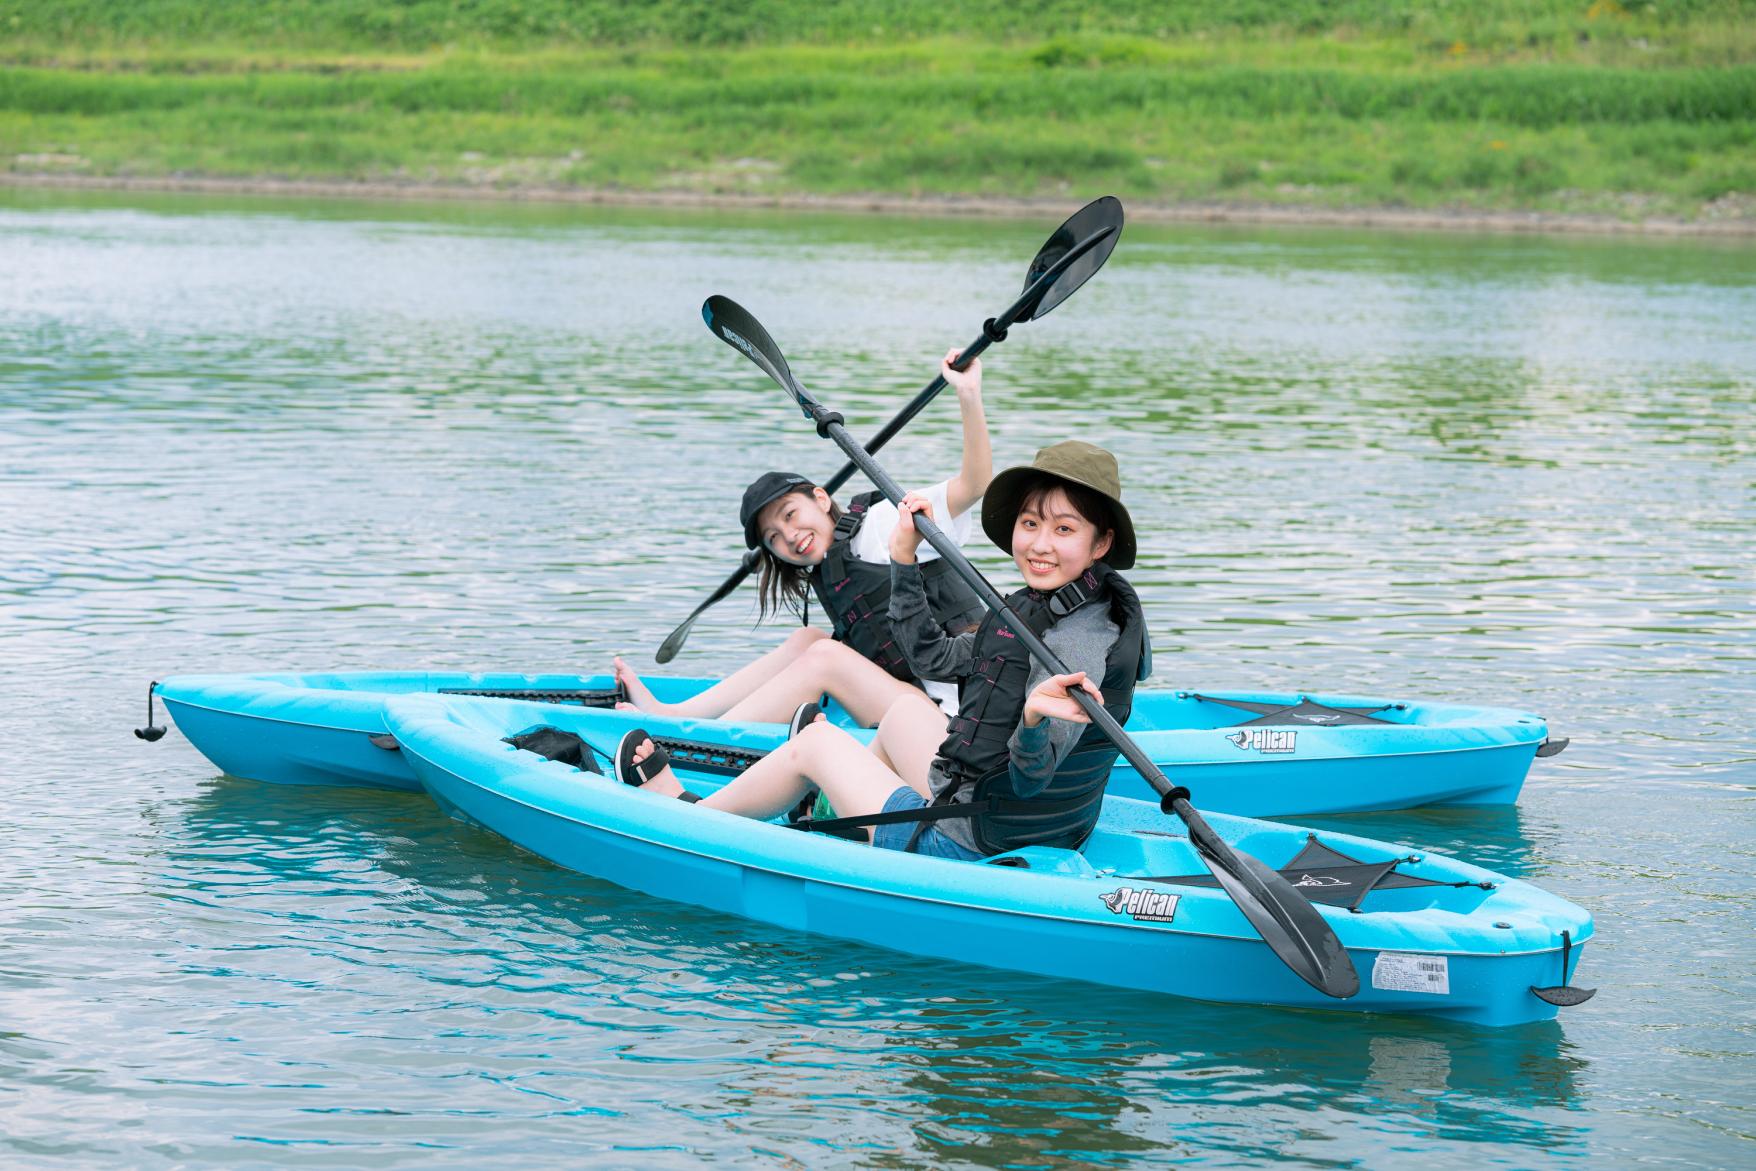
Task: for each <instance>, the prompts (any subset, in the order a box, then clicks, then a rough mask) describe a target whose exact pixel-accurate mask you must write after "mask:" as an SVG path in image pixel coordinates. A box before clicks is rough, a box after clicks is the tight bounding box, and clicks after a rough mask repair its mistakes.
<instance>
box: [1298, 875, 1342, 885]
mask: <svg viewBox="0 0 1756 1171" xmlns="http://www.w3.org/2000/svg"><path fill="white" fill-rule="evenodd" d="M1293 885H1294V886H1352V885H1353V883H1351V882H1349V881H1348V880H1347V879H1345V878H1337V877H1336V876H1335V875H1333V874H1301V875H1299V881H1297V882H1295V883H1293Z"/></svg>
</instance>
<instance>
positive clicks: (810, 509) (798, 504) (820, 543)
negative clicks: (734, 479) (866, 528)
mask: <svg viewBox="0 0 1756 1171" xmlns="http://www.w3.org/2000/svg"><path fill="white" fill-rule="evenodd" d="M756 534H757V536H759V537H761V538H762V545H763V547H764V548H765V549H767V550H768V551H769V552H770V553H772V554H774V555H775V556H776V557H778V558H780V559H781V560H782V561H785V562H787V563H788V564H789V565H817V564H819V563H821V562H822V560H823V554H824V553H825V552H827V551H828V549H829V542H830V539H831V538H832V537H834V536H835V521H834V519H833V518H831V517H830V515H829V493H827V492H825V491H824V490H823V489H821V488H813V489H811V491H809V492H788V493H787V494H786V495H785V496H782V497H780V498H779V499H778V500H773V501H770V502H769V503H768V504H766V505H764V506H763V508H762V511H761V512H758V513H757V514H756Z"/></svg>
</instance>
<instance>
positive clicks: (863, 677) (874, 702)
mask: <svg viewBox="0 0 1756 1171" xmlns="http://www.w3.org/2000/svg"><path fill="white" fill-rule="evenodd" d="M826 691H827V692H828V693H829V694H830V695H831V696H832V697H833V698H834V699H835V700H836V701H837V702H839V703H840V704H841V706H842V707H845V708H846V709H847V710H848V713H849V714H850V715H852V716H853V717H854V719H855V720H857V721H859V722H860V723H861V724H862V725H864V726H866V727H871V726H872V725H873V724H876V723H877V722H878V721H879V719H881V718H882V717H883V715H884V713H885V712H887V711H889V710H890V707H891V705H892V704H894V703H896V701H897V700H899V699H902V698H904V697H905V696H909V695H922V692H921V690H920V688H918V687H915V686H913V685H911V684H908V683H904V682H903V681H902V680H900V679H898V678H896V677H895V676H893V675H891V674H890V673H889V672H887V671H886V670H884V668H882V667H880V666H879V665H878V664H877V663H874V662H873V661H872V660H871V659H868V658H867V657H866V656H865V655H862V654H861V653H860V652H859V651H856V650H854V649H853V648H852V647H850V646H848V645H847V644H846V643H840V642H831V641H829V640H828V639H824V640H821V641H819V642H814V643H812V644H811V645H810V646H808V647H806V648H805V651H804V653H803V654H801V655H799V657H798V658H796V659H795V660H793V662H791V663H790V664H788V665H787V666H786V667H785V668H784V669H782V670H780V671H778V672H776V673H775V674H774V675H773V676H772V677H771V678H770V679H768V680H767V681H766V682H765V683H763V684H762V685H761V686H760V687H757V688H754V689H752V691H751V692H750V693H749V694H748V695H747V696H745V698H743V699H742V700H740V701H739V702H738V703H737V704H736V705H734V706H733V707H731V708H729V709H727V711H726V713H725V716H726V718H727V719H729V720H768V721H779V720H785V719H788V718H790V717H791V716H792V714H793V711H794V710H795V709H796V708H797V707H798V706H799V705H800V704H802V703H804V702H805V701H807V700H812V699H816V698H817V697H818V696H819V695H822V694H823V693H824V692H826ZM923 698H924V696H923Z"/></svg>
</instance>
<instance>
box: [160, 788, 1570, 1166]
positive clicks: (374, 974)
mask: <svg viewBox="0 0 1756 1171" xmlns="http://www.w3.org/2000/svg"><path fill="white" fill-rule="evenodd" d="M149 818H150V820H151V821H152V823H153V826H154V830H155V837H156V839H157V840H158V841H159V842H160V843H162V847H163V850H164V854H163V858H162V861H161V863H160V872H159V875H158V878H157V882H156V886H157V891H156V892H155V893H157V894H159V895H160V896H161V897H163V898H166V899H168V900H171V901H173V902H176V903H182V904H185V905H187V906H189V907H190V908H192V909H193V911H194V913H196V914H199V915H201V916H203V917H205V916H219V917H221V918H222V919H223V920H224V921H225V922H226V923H227V924H228V930H227V932H226V939H225V940H224V942H223V943H219V944H217V945H215V946H212V947H211V948H206V949H199V950H195V951H192V952H190V953H189V954H186V955H184V956H183V957H181V959H180V962H179V965H178V968H179V973H178V974H179V983H181V982H182V981H184V980H187V981H191V982H193V984H195V985H197V986H199V985H202V984H210V983H211V984H213V985H215V993H216V999H220V998H223V999H226V1000H232V999H235V998H238V997H240V996H242V998H243V999H245V1000H246V1001H247V1002H251V1003H255V1004H257V1005H277V1006H282V1007H287V1006H289V1002H288V997H289V996H290V995H292V990H291V989H289V988H287V987H286V985H288V984H291V985H292V986H293V988H296V989H311V990H314V991H315V990H320V992H321V995H322V996H323V997H324V998H325V999H329V1000H332V1001H333V1007H332V1012H333V1014H334V1016H336V1017H337V1018H338V1019H339V1021H340V1022H341V1023H342V1024H343V1028H342V1030H341V1031H342V1032H343V1033H344V1034H348V1035H354V1034H356V1033H357V1032H358V1031H360V1030H362V1029H369V1030H370V1035H371V1036H372V1037H374V1038H375V1039H376V1042H377V1043H378V1044H380V1045H382V1044H385V1043H387V1042H389V1041H390V1040H392V1039H393V1038H394V1039H395V1040H397V1041H399V1042H402V1043H413V1042H415V1041H417V1040H418V1039H423V1038H430V1040H426V1041H424V1042H423V1047H424V1048H427V1049H436V1050H437V1052H436V1053H435V1052H429V1055H428V1061H430V1062H431V1063H432V1064H431V1065H428V1064H426V1063H423V1065H422V1066H420V1067H416V1068H407V1069H401V1070H395V1071H385V1073H384V1074H383V1075H382V1078H381V1080H380V1082H379V1083H378V1088H379V1091H380V1092H381V1093H383V1094H385V1095H387V1096H388V1098H389V1100H392V1101H398V1102H402V1103H404V1105H402V1106H401V1107H399V1110H401V1111H408V1112H410V1113H414V1114H420V1113H422V1112H423V1109H422V1107H421V1106H420V1102H421V1100H422V1098H423V1097H424V1096H425V1095H426V1094H430V1093H431V1091H432V1089H433V1087H431V1086H428V1085H424V1084H423V1083H426V1082H428V1081H430V1080H431V1079H432V1078H434V1077H442V1078H444V1079H446V1080H452V1079H457V1078H464V1079H466V1080H467V1079H479V1080H482V1081H484V1082H490V1083H493V1084H495V1085H499V1086H504V1087H506V1088H509V1089H512V1090H514V1091H516V1092H518V1093H523V1094H531V1095H535V1100H534V1101H532V1102H530V1103H528V1104H527V1106H526V1108H524V1109H518V1108H517V1107H514V1106H510V1105H509V1106H506V1107H503V1108H502V1109H503V1110H504V1111H508V1112H513V1113H514V1114H515V1115H516V1116H517V1117H519V1118H521V1119H522V1120H523V1122H524V1124H526V1125H536V1126H542V1125H545V1124H546V1123H547V1122H548V1120H550V1119H551V1118H556V1117H559V1118H572V1117H574V1116H576V1115H578V1114H579V1113H581V1112H586V1113H590V1114H592V1115H593V1116H594V1119H596V1121H594V1124H593V1129H594V1134H596V1135H597V1136H598V1139H599V1141H603V1142H605V1143H608V1144H611V1145H616V1144H623V1143H637V1142H638V1138H637V1136H638V1134H639V1133H640V1132H641V1131H642V1130H645V1129H648V1128H649V1127H650V1122H649V1121H648V1120H645V1119H644V1118H643V1117H642V1116H643V1115H644V1113H645V1112H646V1111H648V1110H650V1109H652V1108H655V1107H656V1108H658V1109H661V1110H663V1111H665V1112H667V1113H669V1112H677V1113H680V1114H682V1115H684V1116H686V1117H690V1118H694V1119H697V1120H701V1121H705V1120H712V1121H713V1122H715V1124H716V1125H717V1126H718V1127H721V1128H723V1129H724V1131H725V1133H726V1137H727V1138H733V1137H735V1138H736V1139H737V1140H738V1141H739V1142H741V1143H750V1144H753V1145H757V1146H760V1144H761V1142H762V1141H763V1136H764V1135H775V1136H790V1138H791V1141H794V1142H797V1141H805V1142H808V1143H813V1144H823V1145H826V1146H833V1147H837V1148H841V1149H846V1150H858V1151H860V1152H862V1155H863V1157H868V1158H870V1160H871V1161H873V1162H876V1163H879V1164H881V1165H895V1166H918V1165H919V1164H920V1162H921V1161H922V1160H923V1159H929V1158H937V1157H939V1156H940V1155H942V1154H944V1153H945V1152H948V1151H956V1152H962V1154H963V1156H964V1157H967V1158H969V1159H971V1160H972V1161H976V1162H980V1163H983V1164H990V1165H1015V1164H1017V1163H1020V1162H1033V1161H1042V1160H1048V1161H1051V1162H1059V1161H1068V1162H1081V1163H1103V1162H1120V1161H1125V1160H1126V1158H1127V1157H1128V1156H1130V1155H1142V1154H1148V1153H1152V1154H1155V1155H1165V1154H1169V1153H1170V1152H1171V1151H1174V1150H1179V1149H1183V1150H1184V1151H1185V1153H1188V1151H1189V1150H1193V1149H1197V1147H1194V1146H1192V1147H1189V1148H1186V1149H1185V1148H1184V1147H1183V1145H1182V1144H1181V1143H1180V1142H1178V1141H1175V1140H1174V1139H1173V1141H1172V1142H1171V1146H1170V1148H1169V1149H1167V1148H1166V1146H1165V1144H1166V1141H1167V1139H1168V1138H1172V1136H1174V1135H1175V1134H1176V1133H1177V1131H1178V1130H1179V1129H1180V1127H1181V1126H1182V1125H1183V1124H1184V1123H1186V1121H1187V1120H1188V1119H1189V1118H1190V1117H1191V1116H1192V1114H1198V1113H1201V1112H1205V1111H1209V1110H1212V1111H1215V1112H1217V1114H1216V1116H1215V1117H1214V1118H1213V1119H1212V1120H1211V1121H1210V1123H1209V1125H1208V1127H1207V1128H1206V1129H1205V1131H1204V1133H1203V1135H1202V1138H1201V1140H1200V1142H1199V1144H1197V1146H1198V1148H1199V1149H1201V1150H1205V1151H1207V1152H1208V1153H1209V1154H1217V1153H1220V1152H1227V1153H1229V1155H1230V1156H1231V1157H1235V1158H1239V1159H1257V1158H1265V1157H1271V1156H1272V1155H1273V1154H1274V1153H1275V1152H1277V1151H1278V1152H1283V1153H1298V1152H1300V1151H1304V1150H1305V1148H1307V1147H1309V1150H1308V1151H1306V1153H1308V1154H1309V1155H1311V1156H1312V1157H1314V1158H1318V1157H1322V1156H1323V1155H1324V1153H1325V1151H1326V1149H1327V1148H1328V1147H1329V1146H1330V1145H1331V1144H1332V1142H1333V1140H1332V1139H1329V1138H1324V1139H1321V1140H1313V1139H1312V1138H1311V1137H1310V1134H1309V1132H1310V1131H1311V1130H1312V1129H1313V1128H1317V1129H1320V1130H1323V1131H1325V1132H1326V1133H1329V1132H1335V1131H1344V1130H1348V1129H1351V1128H1357V1127H1362V1126H1367V1125H1368V1124H1369V1125H1370V1127H1372V1128H1373V1129H1374V1130H1377V1131H1381V1132H1383V1133H1384V1135H1385V1137H1384V1138H1383V1139H1382V1140H1381V1141H1384V1142H1386V1143H1390V1142H1392V1141H1393V1138H1394V1136H1396V1135H1401V1136H1403V1137H1405V1138H1406V1137H1407V1136H1409V1135H1414V1134H1421V1133H1425V1132H1427V1131H1428V1130H1430V1129H1433V1128H1446V1129H1451V1130H1454V1131H1457V1132H1459V1133H1467V1134H1468V1135H1469V1136H1470V1141H1472V1142H1476V1143H1489V1144H1504V1145H1506V1146H1507V1147H1509V1148H1515V1149H1516V1148H1530V1149H1533V1150H1540V1149H1547V1148H1561V1147H1565V1146H1567V1145H1568V1144H1570V1143H1576V1142H1578V1141H1579V1139H1580V1134H1579V1133H1577V1132H1576V1130H1575V1128H1571V1127H1567V1126H1559V1127H1557V1126H1556V1124H1555V1123H1554V1121H1553V1120H1552V1119H1550V1118H1547V1117H1543V1116H1541V1115H1540V1114H1538V1113H1537V1110H1538V1109H1539V1108H1544V1107H1563V1108H1565V1107H1568V1106H1570V1105H1571V1104H1572V1099H1573V1096H1574V1083H1575V1077H1576V1074H1577V1073H1578V1072H1580V1071H1581V1070H1582V1069H1583V1068H1584V1065H1585V1062H1584V1059H1583V1058H1581V1057H1580V1056H1579V1055H1577V1054H1576V1053H1575V1052H1574V1051H1573V1047H1572V1046H1570V1045H1569V1044H1568V1043H1567V1042H1566V1041H1565V1039H1564V1038H1563V1036H1562V1033H1561V1028H1560V1026H1559V1025H1554V1024H1549V1025H1543V1026H1537V1027H1534V1028H1529V1029H1518V1030H1512V1031H1509V1032H1502V1031H1491V1032H1490V1031H1480V1030H1469V1029H1462V1028H1455V1027H1449V1026H1435V1025H1433V1024H1430V1023H1423V1022H1411V1021H1400V1020H1387V1021H1373V1022H1371V1024H1370V1027H1366V1028H1362V1027H1361V1026H1360V1023H1359V1021H1358V1020H1349V1019H1336V1018H1331V1017H1328V1016H1323V1015H1317V1014H1310V1013H1280V1012H1267V1011H1260V1010H1250V1009H1239V1008H1235V1007H1229V1006H1217V1005H1201V1004H1175V1003H1169V1002H1166V1001H1164V1000H1162V999H1160V998H1151V997H1140V996H1136V995H1130V994H1127V993H1123V992H1118V991H1115V990H1110V989H1102V988H1095V987H1093V988H1079V989H1077V994H1076V995H1070V990H1069V989H1068V988H1065V987H1058V986H1055V985H1052V984H1047V983H1045V982H1042V981H1036V980H1029V979H1020V978H1016V977H1011V976H1008V975H1006V974H1003V973H996V972H989V971H985V970H982V969H978V968H970V967H965V966H961V965H955V966H946V965H933V964H926V963H923V962H920V961H915V960H911V959H909V958H908V957H902V956H892V955H888V954H885V953H875V952H873V951H871V950H870V949H865V948H860V947H856V946H853V945H844V944H839V943H836V942H834V941H825V940H816V939H805V938H803V937H800V936H796V935H791V934H789V933H786V932H781V931H776V930H772V929H768V928H765V927H761V926H759V925H754V924H745V923H736V922H730V921H728V920H726V919H725V918H724V917H722V916H715V915H711V914H708V913H705V912H700V911H694V910H692V909H690V908H686V907H676V906H672V905H669V904H654V903H652V902H651V901H649V900H645V899H643V897H642V896H639V895H636V894H632V893H629V892H625V891H622V890H620V889H618V888H616V887H613V886H610V885H609V884H605V883H600V882H597V881H595V880H592V879H588V878H585V877H583V876H580V875H575V874H572V873H569V872H567V871H563V870H560V869H558V868H555V867H553V866H550V865H549V864H547V863H545V862H543V861H541V860H539V859H536V858H533V857H531V856H529V855H526V854H523V853H521V852H519V851H517V850H516V849H515V848H513V847H511V846H509V845H507V844H506V843H504V842H502V841H501V840H499V839H498V838H495V837H494V836H493V835H491V834H487V833H485V832H483V831H479V830H476V829H473V828H471V827H468V826H464V825H461V824H458V823H454V822H451V821H448V820H447V819H445V818H443V817H442V816H440V815H439V813H438V812H437V810H436V809H434V808H433V807H432V806H431V804H429V803H426V802H424V801H423V800H422V799H420V798H415V797H402V796H390V797H388V798H387V799H385V800H378V799H376V797H375V795H370V794H364V793H338V792H304V791H299V790H292V789H282V788H275V787H272V786H264V785H258V784H255V783H251V782H245V781H238V780H233V779H230V778H220V779H217V780H215V781H212V782H209V783H208V784H206V785H205V786H204V787H203V788H202V789H201V791H200V792H199V793H198V794H197V795H196V796H194V797H192V798H186V799H180V800H178V801H175V802H168V803H166V804H165V805H163V806H162V807H160V808H157V809H154V810H153V811H151V813H150V815H149ZM283 953H292V954H293V955H296V957H297V961H296V969H297V973H298V974H297V976H296V978H295V977H290V976H289V971H288V969H289V963H288V962H287V960H286V958H285V956H284V955H283ZM386 972H389V973H392V974H393V975H396V976H399V977H406V978H404V979H399V980H398V983H399V984H400V985H401V986H403V988H404V993H405V995H404V997H403V998H401V999H399V1002H398V1003H397V1004H395V1005H394V1006H386V1005H384V1004H383V1003H382V1002H381V997H380V996H379V995H377V994H376V992H375V989H374V986H375V985H379V984H382V983H383V977H384V974H385V973H386ZM222 988H223V991H221V989H222ZM188 995H189V998H190V1000H191V1001H192V1002H195V1003H199V1002H201V1000H202V999H203V996H202V993H200V992H199V991H197V990H196V989H195V988H193V987H192V988H190V989H189V990H188ZM387 1014H388V1015H387ZM231 1017H232V1013H231V1011H230V1009H229V1008H228V1010H227V1011H226V1012H224V1013H223V1014H222V1015H221V1017H220V1018H219V1019H220V1020H222V1021H226V1022H229V1021H230V1020H231ZM380 1018H386V1019H383V1020H382V1023H379V1022H380ZM281 1027H282V1028H284V1029H285V1031H286V1034H287V1037H286V1040H287V1042H288V1043H289V1044H290V1043H291V1042H292V1039H293V1037H294V1036H296V1034H297V1033H298V1031H299V1030H300V1029H301V1027H302V1026H301V1022H300V1021H299V1020H298V1019H297V1018H296V1017H289V1018H288V1019H287V1020H286V1021H285V1023H284V1025H283V1026H281ZM260 1031H261V1026H259V1032H260ZM267 1031H268V1034H269V1037H270V1038H272V1036H273V1034H274V1032H276V1031H277V1030H276V1029H275V1028H274V1026H273V1025H272V1024H269V1025H268V1026H267ZM219 1039H220V1038H219V1037H218V1036H217V1035H214V1036H211V1037H210V1040H216V1041H217V1040H219ZM482 1046H486V1047H487V1051H486V1052H485V1053H484V1052H483V1051H482V1049H481V1048H480V1047H482ZM514 1055H522V1057H523V1060H513V1059H512V1058H513V1056H514ZM466 1057H467V1061H468V1062H469V1063H470V1064H469V1065H468V1066H465V1065H463V1064H460V1063H461V1062H463V1061H464V1060H465V1059H466ZM350 1060H351V1059H350V1058H349V1057H348V1056H347V1055H346V1054H345V1053H342V1052H337V1053H335V1054H333V1055H322V1054H319V1055H315V1056H311V1057H307V1058H306V1059H305V1060H304V1061H303V1062H302V1063H301V1067H302V1068H303V1069H304V1070H305V1076H306V1077H307V1078H308V1079H309V1084H308V1085H307V1088H306V1089H305V1090H304V1092H303V1093H302V1094H300V1095H299V1097H300V1098H303V1099H308V1101H307V1102H306V1103H305V1104H303V1105H300V1106H299V1107H297V1108H298V1109H305V1110H308V1109H313V1108H322V1109H327V1108H328V1107H321V1106H318V1105H316V1103H321V1102H324V1101H326V1100H328V1099H330V1098H331V1097H332V1096H334V1088H332V1085H333V1082H334V1081H335V1080H336V1079H337V1078H338V1077H345V1076H346V1073H347V1069H348V1063H349V1061H350ZM599 1077H607V1078H610V1079H612V1081H613V1082H614V1084H613V1085H611V1086H602V1085H599V1084H598V1080H597V1079H598V1078H599ZM802 1115H803V1116H804V1117H803V1118H802V1117H801V1116H802ZM1227 1116H1229V1117H1227ZM270 1120H272V1115H271V1116H270V1119H265V1120H264V1122H265V1123H266V1122H267V1121H270ZM282 1125H290V1121H289V1122H283V1123H282ZM612 1139H613V1140H614V1141H613V1142H612ZM1349 1147H1350V1151H1351V1154H1350V1155H1349V1157H1350V1158H1360V1157H1363V1155H1364V1153H1365V1152H1363V1151H1361V1150H1360V1149H1359V1147H1358V1144H1354V1143H1350V1144H1349ZM1366 1149H1367V1150H1368V1151H1369V1150H1370V1149H1371V1148H1370V1146H1368V1147H1367V1148H1366ZM1385 1149H1387V1150H1388V1149H1389V1147H1386V1148H1385Z"/></svg>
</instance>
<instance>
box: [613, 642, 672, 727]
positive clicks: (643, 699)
mask: <svg viewBox="0 0 1756 1171" xmlns="http://www.w3.org/2000/svg"><path fill="white" fill-rule="evenodd" d="M614 668H615V675H616V682H617V683H619V684H621V686H622V690H623V691H626V692H627V693H628V702H627V703H618V704H617V705H616V710H617V711H625V712H652V713H654V714H657V715H665V714H668V713H669V712H670V710H671V707H672V706H673V705H671V704H668V703H660V702H659V701H658V700H656V699H654V698H653V697H652V690H651V689H650V688H648V687H647V685H646V684H644V683H642V682H641V681H640V676H638V675H636V674H635V673H634V668H633V667H630V666H629V665H628V664H627V663H625V662H623V661H622V656H621V655H617V656H616V658H615V660H614Z"/></svg>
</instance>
